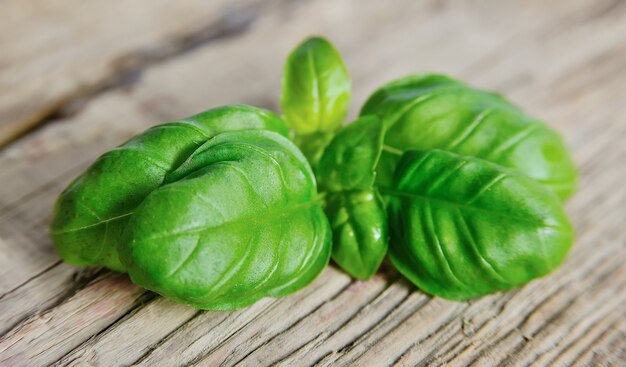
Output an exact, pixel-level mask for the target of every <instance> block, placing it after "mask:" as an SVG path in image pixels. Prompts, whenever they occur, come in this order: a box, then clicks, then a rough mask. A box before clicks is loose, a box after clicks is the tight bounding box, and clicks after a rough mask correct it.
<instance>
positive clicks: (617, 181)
mask: <svg viewBox="0 0 626 367" xmlns="http://www.w3.org/2000/svg"><path fill="white" fill-rule="evenodd" d="M317 33H320V34H324V35H326V36H327V37H329V38H330V39H331V40H333V41H334V42H335V43H336V45H337V47H338V48H339V49H340V50H341V51H342V53H343V54H344V55H345V60H346V63H347V65H348V68H349V70H350V71H351V74H352V77H353V86H354V98H353V103H352V109H351V111H352V112H351V115H352V116H354V115H355V112H356V111H357V110H358V108H359V106H360V104H362V103H363V101H364V99H365V98H366V97H367V95H368V94H369V93H370V92H371V91H372V90H373V89H374V88H376V87H377V86H379V85H381V84H382V83H383V82H385V81H388V80H390V79H392V78H395V77H399V76H402V75H404V74H408V73H414V72H426V71H437V72H443V73H449V74H451V75H454V76H457V77H459V78H462V79H464V80H467V81H468V82H470V83H472V84H474V85H476V86H480V87H483V88H488V89H494V90H498V91H502V92H504V93H506V94H507V95H508V96H510V98H511V99H512V100H514V101H515V102H517V103H519V104H520V105H522V106H523V107H524V108H525V109H526V110H528V111H530V112H532V114H534V115H537V116H540V117H542V118H544V119H546V120H547V121H549V123H550V124H551V125H552V126H553V127H554V128H555V129H557V130H558V131H560V132H561V133H562V134H563V135H564V136H565V138H566V140H567V143H568V144H569V146H570V147H571V148H572V150H573V154H574V157H575V159H576V161H577V163H578V166H579V167H580V172H581V181H580V188H579V191H578V193H577V194H576V195H575V197H574V198H573V199H572V200H571V201H570V202H569V203H568V204H567V210H568V212H569V214H570V215H571V217H572V220H573V222H574V225H575V227H576V229H577V240H576V243H575V246H574V248H573V250H572V251H571V253H570V255H569V257H568V259H567V261H566V262H565V264H564V265H563V266H562V267H561V268H559V269H558V270H557V271H556V272H554V273H553V274H552V275H550V276H548V277H546V278H544V279H541V280H537V281H534V282H532V283H531V284H529V285H527V286H525V287H523V288H521V289H518V290H515V291H512V292H507V293H502V294H496V295H492V296H488V297H483V298H481V299H477V300H475V301H472V302H449V301H445V300H442V299H439V298H431V297H428V296H426V295H425V294H423V293H421V292H420V291H418V290H416V289H415V288H414V287H412V286H411V285H409V284H408V283H407V281H405V280H404V279H402V278H401V277H400V276H398V275H397V274H396V273H394V272H393V270H392V269H390V268H385V269H383V270H382V271H381V272H380V273H379V274H378V275H377V276H375V277H374V279H372V280H370V281H366V282H360V281H354V280H352V279H350V278H349V277H348V276H346V275H345V274H344V273H342V272H341V271H339V270H338V269H337V268H336V267H334V266H330V267H329V268H328V269H327V270H326V271H324V273H323V274H322V275H321V276H320V277H319V278H318V279H317V280H316V281H315V282H314V283H313V284H312V285H311V286H309V287H307V288H305V289H304V290H302V291H300V292H298V293H296V294H294V295H292V296H289V297H286V298H284V299H280V300H274V299H266V300H263V301H261V302H258V303H257V304H255V305H253V306H251V307H249V308H246V309H243V310H240V311H236V312H199V311H197V310H194V309H191V308H189V307H185V306H181V305H177V304H174V303H172V302H169V301H167V300H165V299H163V298H161V297H158V296H155V295H154V294H152V293H149V292H146V291H144V290H142V289H140V288H137V287H135V286H134V285H132V284H131V283H130V282H129V280H128V278H127V277H126V276H125V275H123V274H117V273H112V272H109V271H106V270H102V269H94V268H88V269H77V268H73V267H71V266H68V265H65V264H64V263H62V262H61V261H59V258H58V257H57V256H56V255H55V253H54V251H53V249H52V244H51V241H50V238H49V237H48V233H47V228H48V224H49V221H50V212H51V206H52V203H53V201H54V199H55V197H56V196H57V195H58V194H59V192H60V191H61V190H62V189H63V188H64V187H65V186H66V185H67V184H68V182H69V181H70V180H71V179H72V178H73V177H75V176H76V175H77V174H78V173H79V172H81V170H83V169H84V168H85V167H86V166H87V165H88V164H89V163H90V162H91V161H93V160H94V159H95V158H96V157H97V156H98V155H100V154H101V153H103V152H104V151H106V150H107V149H109V148H111V147H113V146H115V145H117V144H119V143H121V142H123V141H124V140H125V139H127V138H128V137H130V136H132V135H133V134H135V133H137V132H139V131H141V130H143V129H145V128H146V127H147V126H150V125H151V124H154V123H156V122H163V121H168V120H172V119H178V118H182V117H185V116H188V115H191V114H194V113H196V112H198V111H201V110H204V109H207V108H208V107H212V106H216V105H219V104H224V103H233V102H240V103H248V104H253V105H257V106H261V107H266V108H270V109H274V110H277V109H278V106H277V101H278V93H279V87H280V74H281V71H282V70H281V69H282V64H283V60H284V58H285V56H286V54H287V53H288V51H289V50H290V49H291V48H292V47H293V46H294V45H295V44H296V43H297V42H299V41H300V40H301V39H303V38H304V37H306V36H307V35H310V34H317ZM0 142H1V144H2V145H3V146H4V147H3V148H2V150H1V151H0V335H2V336H1V337H0V365H2V366H39V365H49V364H57V365H98V366H114V365H128V364H137V365H141V366H161V365H163V366H172V365H182V364H194V363H197V364H198V365H218V364H220V363H221V364H223V365H226V366H230V365H235V364H242V365H250V366H256V365H268V364H274V363H275V364H282V365H286V366H301V365H310V364H319V365H328V366H338V365H363V366H377V365H388V364H397V365H416V364H418V365H420V364H432V365H452V366H457V365H476V366H490V365H496V364H502V365H528V364H531V365H545V364H555V365H570V364H574V365H596V366H605V365H616V366H617V365H622V366H623V365H625V364H626V289H625V285H626V265H625V262H626V261H625V260H626V1H620V0H561V1H545V0H516V1H498V0H472V1H452V0H450V1H440V0H423V1H415V0H399V1H379V0H348V1H345V0H308V1H289V0H276V1H261V0H242V1H228V0H217V1H211V2H208V1H201V0H197V1H167V0H136V1H132V2H130V1H128V2H125V1H121V0H115V1H113V0H91V1H82V0H56V1H48V0H31V1H24V0H4V1H3V2H1V3H0Z"/></svg>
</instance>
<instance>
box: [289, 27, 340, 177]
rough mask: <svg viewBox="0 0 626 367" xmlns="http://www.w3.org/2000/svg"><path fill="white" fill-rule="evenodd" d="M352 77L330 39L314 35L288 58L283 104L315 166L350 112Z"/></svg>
mask: <svg viewBox="0 0 626 367" xmlns="http://www.w3.org/2000/svg"><path fill="white" fill-rule="evenodd" d="M349 102H350V76H349V75H348V70H347V69H346V66H345V65H344V63H343V60H342V58H341V55H340V54H339V52H337V50H336V49H335V47H334V46H333V45H332V44H331V43H330V42H328V41H327V40H326V39H324V38H321V37H311V38H309V39H307V40H305V41H304V42H302V43H301V44H300V45H298V46H297V47H296V48H295V49H294V50H293V51H292V52H291V54H290V55H289V57H288V58H287V62H286V63H285V69H284V72H283V81H282V94H281V106H282V110H283V113H284V117H285V121H286V123H287V125H288V126H289V127H291V128H292V129H293V130H294V131H295V134H296V142H297V143H298V146H299V147H300V148H301V149H302V150H303V152H304V154H305V156H306V157H307V158H309V160H310V161H311V163H312V164H313V165H315V163H317V160H318V159H319V157H320V155H321V152H322V151H323V148H324V146H325V145H326V144H327V143H328V142H329V141H330V139H331V138H332V136H333V134H334V133H335V131H336V130H337V129H338V128H339V127H340V126H341V122H342V121H343V119H344V118H345V117H346V114H347V112H348V103H349Z"/></svg>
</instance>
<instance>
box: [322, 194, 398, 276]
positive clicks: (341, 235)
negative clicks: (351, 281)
mask: <svg viewBox="0 0 626 367" xmlns="http://www.w3.org/2000/svg"><path fill="white" fill-rule="evenodd" d="M325 211H326V214H327V215H328V218H329V220H330V225H331V227H332V231H333V252H332V258H333V260H334V261H335V262H336V263H337V264H338V265H339V266H340V267H341V268H342V269H343V270H344V271H345V272H346V273H348V274H350V275H352V276H353V277H355V278H358V279H368V278H371V277H372V276H373V275H374V274H375V273H376V271H377V270H378V268H379V267H380V264H381V263H382V261H383V259H384V258H385V255H386V254H387V247H388V240H387V238H388V233H387V232H388V231H387V214H386V212H385V206H384V204H383V201H382V199H381V197H380V195H379V194H378V190H376V189H369V190H365V191H345V192H336V193H329V194H328V196H327V198H326V208H325Z"/></svg>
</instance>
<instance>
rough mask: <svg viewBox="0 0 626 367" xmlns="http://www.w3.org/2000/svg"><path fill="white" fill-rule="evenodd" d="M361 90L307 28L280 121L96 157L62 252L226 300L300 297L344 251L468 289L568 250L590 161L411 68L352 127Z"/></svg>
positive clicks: (357, 266) (176, 132) (259, 113)
mask: <svg viewBox="0 0 626 367" xmlns="http://www.w3.org/2000/svg"><path fill="white" fill-rule="evenodd" d="M350 90H351V87H350V78H349V75H348V71H347V69H346V67H345V65H344V62H343V60H342V58H341V56H340V54H339V53H338V52H337V50H336V49H335V47H333V45H332V44H331V43H330V42H328V41H327V40H325V39H323V38H320V37H313V38H310V39H308V40H306V41H304V42H303V43H302V44H300V45H299V46H298V47H296V48H295V49H294V51H293V52H292V53H291V54H290V55H289V58H288V59H287V62H286V65H285V70H284V76H283V83H282V97H281V105H282V109H283V116H282V118H281V117H279V116H278V115H276V114H274V113H272V112H270V111H266V110H263V109H259V108H255V107H250V106H244V105H229V106H223V107H219V108H215V109H212V110H209V111H206V112H204V113H201V114H199V115H196V116H192V117H190V118H187V119H185V120H180V121H175V122H169V123H165V124H161V125H157V126H154V127H152V128H150V129H148V130H147V131H145V132H144V133H142V134H139V135H137V136H135V137H134V138H132V139H130V140H129V141H127V142H126V143H124V144H122V145H121V146H119V147H117V148H115V149H113V150H111V151H109V152H107V153H105V154H104V155H102V156H101V157H100V158H98V159H97V160H96V161H95V162H94V163H93V164H92V165H91V166H90V167H89V168H88V169H87V170H86V171H85V172H84V173H83V174H81V175H80V176H79V177H78V178H76V179H75V180H74V181H73V182H72V183H71V184H70V185H69V187H68V188H67V189H65V190H64V192H63V193H62V194H61V195H60V196H59V199H58V200H57V203H56V205H55V209H54V215H53V221H52V226H51V234H52V238H53V240H54V243H55V246H56V249H57V252H58V253H59V254H60V256H61V257H62V258H63V259H64V260H65V261H67V262H69V263H71V264H75V265H98V266H105V267H108V268H110V269H113V270H116V271H124V272H128V273H129V275H130V276H131V279H132V280H133V282H135V283H136V284H138V285H140V286H142V287H145V288H147V289H150V290H153V291H155V292H157V293H159V294H162V295H164V296H166V297H168V298H171V299H173V300H176V301H179V302H182V303H186V304H189V305H192V306H194V307H198V308H202V309H213V310H220V309H234V308H240V307H244V306H247V305H249V304H251V303H253V302H256V301H257V300H258V299H260V298H262V297H267V296H273V297H280V296H284V295H286V294H289V293H292V292H294V291H296V290H298V289H300V288H302V287H304V286H305V285H307V284H308V283H310V282H311V281H312V280H313V279H314V278H315V277H316V276H317V275H318V274H319V273H320V272H321V271H322V270H323V269H324V267H325V266H326V264H327V263H328V261H329V257H330V256H331V254H332V258H333V260H334V261H335V262H336V263H337V264H338V265H339V266H340V267H341V268H342V269H344V270H345V271H346V272H347V273H349V274H350V275H352V276H354V277H356V278H359V279H367V278H369V277H371V276H372V275H373V274H374V273H375V272H376V271H377V269H378V268H379V266H380V264H381V262H382V261H383V259H384V258H385V256H386V255H387V254H388V255H389V258H390V260H391V262H392V263H393V264H394V265H395V267H396V268H397V269H398V270H399V271H400V272H401V273H402V274H404V275H405V276H406V277H407V278H408V279H410V280H411V281H412V282H413V283H415V284H416V285H417V286H418V287H419V288H420V289H422V290H424V291H425V292H427V293H430V294H433V295H437V296H441V297H445V298H449V299H459V300H462V299H469V298H473V297H477V296H480V295H483V294H486V293H490V292H494V291H498V290H504V289H509V288H513V287H516V286H519V285H521V284H524V283H526V282H528V281H530V280H531V279H533V278H536V277H540V276H542V275H544V274H547V273H548V272H550V271H551V270H553V269H554V268H556V267H557V266H558V265H559V264H560V263H561V262H562V261H563V259H564V257H565V255H566V253H567V251H568V249H569V247H570V246H571V243H572V241H573V230H572V227H571V225H570V223H569V221H568V218H567V216H566V215H565V213H564V211H563V208H562V201H563V200H565V199H566V198H567V197H569V196H570V195H571V194H572V192H573V191H574V189H575V185H576V169H575V166H574V164H573V162H572V159H571V158H570V155H569V153H568V151H567V149H566V146H565V144H564V143H563V141H562V139H561V137H560V136H559V135H558V134H557V133H556V132H554V131H553V130H551V129H550V128H549V127H548V126H547V125H546V124H545V123H543V122H541V121H539V120H537V119H534V118H532V117H529V116H527V115H526V114H525V113H523V112H522V111H521V110H520V109H518V108H517V107H515V106H514V105H512V104H511V103H510V102H509V101H507V100H506V99H504V98H503V97H501V96H500V95H497V94H494V93H489V92H484V91H480V90H477V89H473V88H471V87H469V86H467V85H465V84H463V83H461V82H459V81H456V80H454V79H452V78H449V77H446V76H442V75H414V76H409V77H405V78H402V79H400V80H397V81H394V82H391V83H389V84H387V85H385V86H383V87H382V88H380V89H379V90H377V91H376V92H375V93H374V94H373V95H372V96H371V97H370V98H369V99H368V100H367V102H366V103H365V105H364V106H363V108H362V109H361V113H360V117H359V118H358V119H356V120H355V121H353V122H351V123H349V124H347V125H343V121H344V119H345V117H346V115H347V111H348V105H349V101H350V94H351V92H350ZM289 138H290V139H289ZM318 186H319V187H318ZM318 189H319V190H318ZM318 191H319V192H318Z"/></svg>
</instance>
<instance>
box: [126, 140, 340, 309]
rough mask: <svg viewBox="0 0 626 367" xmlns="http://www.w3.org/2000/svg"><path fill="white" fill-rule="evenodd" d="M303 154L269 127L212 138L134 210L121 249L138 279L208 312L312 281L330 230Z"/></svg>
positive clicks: (325, 257)
mask: <svg viewBox="0 0 626 367" xmlns="http://www.w3.org/2000/svg"><path fill="white" fill-rule="evenodd" d="M316 196H317V190H316V185H315V178H314V176H313V173H312V172H311V169H310V167H309V165H308V163H307V161H306V159H305V158H304V156H302V154H301V153H300V152H299V151H298V150H297V148H296V147H295V146H294V145H293V144H292V143H290V142H289V141H288V140H286V139H285V138H283V137H281V136H279V135H277V134H275V133H272V132H268V131H261V130H248V131H237V132H226V133H223V134H219V135H217V136H215V137H214V138H212V139H210V140H208V141H207V142H206V143H205V144H204V145H202V146H201V147H199V148H198V149H197V150H196V151H195V152H194V153H193V154H192V155H191V156H190V157H189V158H188V159H187V161H185V162H184V163H183V164H182V165H180V167H178V168H177V169H176V170H175V171H174V172H172V173H171V174H169V175H168V176H167V178H166V180H165V184H164V185H162V186H161V187H159V188H158V189H156V190H154V191H153V192H151V193H150V194H149V195H148V196H147V197H146V198H145V199H144V201H143V202H142V203H141V204H140V205H139V206H138V207H137V208H136V209H135V211H134V214H133V215H132V217H131V219H130V221H129V223H128V226H127V228H126V232H125V234H124V238H123V240H122V241H121V242H120V246H119V253H120V258H121V260H122V263H123V264H124V265H125V267H126V269H127V270H128V272H129V274H130V276H131V278H132V280H133V282H135V283H136V284H139V285H141V286H142V287H145V288H147V289H150V290H153V291H155V292H157V293H159V294H162V295H164V296H167V297H169V298H171V299H173V300H176V301H179V302H183V303H187V304H190V305H193V306H195V307H198V308H203V309H212V310H217V309H233V308H240V307H244V306H247V305H249V304H251V303H253V302H255V301H257V300H258V299H260V298H262V297H265V296H283V295H285V294H288V293H291V292H294V291H295V290H298V289H300V288H302V287H303V286H305V285H306V284H308V283H309V282H310V281H311V280H312V279H313V278H314V277H315V276H317V275H318V274H319V273H320V272H321V271H322V269H323V268H324V267H325V266H326V264H327V263H328V259H329V257H330V228H329V226H328V220H327V219H326V217H325V215H324V212H323V211H322V208H321V206H320V205H319V202H318V200H317V197H316Z"/></svg>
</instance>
